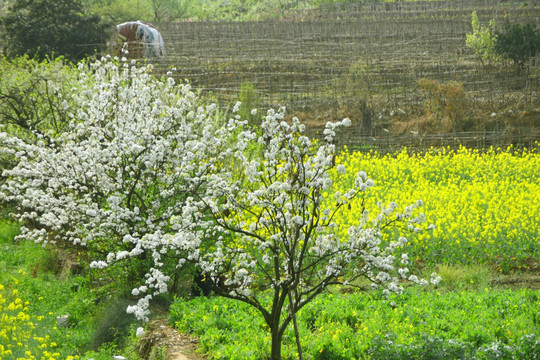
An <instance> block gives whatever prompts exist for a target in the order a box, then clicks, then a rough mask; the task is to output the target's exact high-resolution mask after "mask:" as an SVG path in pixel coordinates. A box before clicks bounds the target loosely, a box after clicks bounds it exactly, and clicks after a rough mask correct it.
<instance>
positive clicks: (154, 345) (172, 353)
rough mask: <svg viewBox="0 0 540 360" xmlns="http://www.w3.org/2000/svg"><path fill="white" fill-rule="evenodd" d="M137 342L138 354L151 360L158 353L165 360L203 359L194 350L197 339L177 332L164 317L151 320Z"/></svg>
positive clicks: (156, 356)
mask: <svg viewBox="0 0 540 360" xmlns="http://www.w3.org/2000/svg"><path fill="white" fill-rule="evenodd" d="M139 344H140V345H139V354H140V356H141V358H143V359H148V360H153V359H155V358H158V354H160V355H164V358H165V360H204V357H203V356H202V355H200V354H197V353H196V352H195V350H196V349H197V345H198V344H199V341H198V340H197V339H195V338H193V337H191V336H189V335H185V334H181V333H179V332H178V331H176V330H175V329H173V328H172V327H170V326H169V325H168V324H167V321H166V320H164V319H155V320H151V321H150V322H149V323H148V330H147V332H146V334H145V335H144V336H143V337H142V339H141V340H140V343H139Z"/></svg>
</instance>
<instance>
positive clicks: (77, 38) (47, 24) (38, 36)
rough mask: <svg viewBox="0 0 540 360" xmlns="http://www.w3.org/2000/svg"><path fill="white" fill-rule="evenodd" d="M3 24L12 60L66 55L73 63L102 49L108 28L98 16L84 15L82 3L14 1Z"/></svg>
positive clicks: (6, 46)
mask: <svg viewBox="0 0 540 360" xmlns="http://www.w3.org/2000/svg"><path fill="white" fill-rule="evenodd" d="M0 23H1V24H2V25H3V26H4V33H3V34H2V37H3V39H4V44H5V46H4V54H6V55H7V56H8V57H9V58H14V57H17V56H21V55H29V56H32V57H33V56H35V57H36V58H38V59H45V58H47V57H57V56H60V55H63V56H65V57H66V58H67V59H69V60H71V61H74V62H77V61H79V60H81V59H83V58H85V57H87V56H89V55H92V54H94V53H95V51H96V50H98V49H100V48H101V47H102V46H103V45H104V44H105V43H106V40H107V38H108V35H107V34H106V29H107V28H108V27H109V25H107V24H105V23H103V22H101V20H100V18H99V17H98V16H96V15H85V10H84V8H83V6H82V4H81V3H80V1H79V0H55V1H50V0H14V1H13V2H11V3H10V4H9V5H8V7H7V11H6V13H5V14H4V15H3V16H2V17H1V21H0Z"/></svg>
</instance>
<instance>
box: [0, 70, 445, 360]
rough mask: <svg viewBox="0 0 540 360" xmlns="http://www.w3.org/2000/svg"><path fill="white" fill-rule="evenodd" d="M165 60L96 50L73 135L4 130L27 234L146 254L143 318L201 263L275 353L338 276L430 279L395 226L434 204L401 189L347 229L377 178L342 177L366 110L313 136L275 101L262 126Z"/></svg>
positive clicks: (107, 251)
mask: <svg viewBox="0 0 540 360" xmlns="http://www.w3.org/2000/svg"><path fill="white" fill-rule="evenodd" d="M87 67H88V68H87ZM149 70H151V68H150V67H148V66H147V67H136V66H133V65H131V64H128V63H126V62H120V63H118V62H115V61H110V60H107V59H104V60H102V61H97V62H95V63H92V64H88V65H85V64H82V65H81V69H80V74H79V83H78V84H77V86H75V87H74V89H73V94H72V99H71V101H70V103H67V102H66V103H65V104H64V107H65V109H64V110H65V111H66V113H67V115H68V116H69V117H70V118H71V121H70V122H69V125H68V126H67V128H65V129H64V130H63V132H62V133H60V134H54V136H48V135H47V134H42V133H36V134H35V137H36V138H37V139H38V140H37V141H36V140H33V141H31V142H28V141H25V140H24V138H19V137H17V136H15V135H13V134H9V133H7V132H2V129H1V128H0V145H1V146H0V152H2V154H0V155H5V156H11V157H15V159H16V161H17V165H16V166H14V167H13V168H10V169H5V170H4V171H3V176H5V177H6V178H7V180H6V182H5V183H4V184H2V186H1V188H0V200H2V201H7V202H11V203H13V204H16V213H15V214H14V216H15V217H16V218H17V219H18V220H20V221H22V222H23V223H24V224H25V226H22V228H21V234H20V235H19V238H24V239H30V240H34V241H36V242H39V243H42V244H48V243H57V244H65V245H69V246H80V247H85V248H86V249H88V250H89V253H91V254H92V255H93V256H95V259H94V261H92V263H91V264H90V265H91V266H92V267H94V268H107V267H111V266H116V265H118V264H126V266H128V267H129V266H130V265H129V264H131V263H136V262H137V261H135V260H142V262H143V263H144V265H143V266H142V267H141V268H140V269H137V270H138V272H137V275H138V277H135V285H133V288H132V294H133V296H136V297H137V298H138V299H139V300H138V303H137V304H136V305H133V306H130V307H128V309H127V311H128V312H129V313H134V314H135V315H136V316H137V318H138V319H140V320H148V315H149V308H148V307H149V302H150V301H151V299H152V297H153V296H155V295H156V294H159V293H163V292H166V291H168V289H169V285H170V280H171V276H172V275H173V273H174V272H175V271H177V270H178V269H179V268H182V267H183V266H184V265H185V264H187V263H193V264H196V266H198V267H199V269H200V271H201V272H202V274H203V275H205V277H206V281H208V284H209V285H210V286H211V287H212V288H213V289H214V291H215V292H216V293H217V294H218V295H221V296H225V297H228V298H231V299H235V300H238V301H243V302H245V303H248V304H250V305H252V306H253V307H255V308H256V309H257V310H258V311H259V312H260V313H261V315H262V316H263V318H264V320H265V322H266V324H267V325H268V327H269V329H270V332H271V359H273V360H277V359H280V358H281V341H282V338H283V334H284V332H285V330H286V329H287V328H288V326H289V325H290V324H291V322H292V324H293V326H294V328H295V331H296V333H297V327H296V313H297V312H298V311H300V310H301V309H302V308H303V307H304V306H305V305H306V304H308V303H309V302H310V301H311V300H313V299H314V298H315V297H316V296H317V295H319V294H320V293H322V292H323V291H325V290H327V289H328V287H329V286H332V285H338V284H343V285H346V284H354V282H355V281H356V280H358V279H360V278H365V279H368V280H369V281H370V282H371V283H372V284H373V286H374V287H382V288H383V292H384V293H386V294H388V293H390V292H395V293H400V292H401V291H402V287H401V285H400V281H402V280H408V281H412V282H417V283H421V284H425V283H427V281H425V280H419V279H418V278H417V277H416V276H415V275H411V274H410V273H409V271H408V269H407V263H408V260H407V257H406V255H403V256H402V257H400V258H396V256H395V255H394V252H395V251H396V250H397V249H398V248H401V247H405V246H406V244H407V240H406V239H405V238H404V237H399V238H398V239H396V240H395V241H389V242H387V241H385V240H383V238H382V234H383V231H384V229H385V228H386V227H389V226H393V225H395V224H398V223H402V224H405V225H406V226H408V227H410V229H411V230H416V229H418V228H419V226H420V223H422V222H423V221H424V217H423V215H422V214H417V211H416V208H417V207H419V206H421V203H420V202H418V203H417V204H413V205H411V206H409V207H407V208H405V210H404V211H403V212H398V211H397V206H396V205H395V204H394V203H391V204H389V205H388V206H381V209H380V212H379V213H376V214H371V213H370V212H369V211H368V210H366V209H363V210H362V211H361V216H360V218H359V219H358V223H357V225H355V226H352V227H351V228H349V229H348V233H347V235H346V236H340V235H338V234H340V232H339V231H337V230H338V226H339V225H340V224H336V222H335V221H334V217H335V214H336V213H337V212H339V211H347V209H348V207H349V206H350V205H351V204H353V203H354V204H363V202H362V201H361V199H362V198H363V197H364V196H368V195H367V194H368V190H369V188H371V187H372V186H374V183H373V181H372V180H370V179H369V178H368V177H367V175H366V174H365V173H364V172H362V171H360V172H358V173H357V174H356V176H355V180H354V183H353V184H352V186H351V188H350V189H349V190H348V191H346V192H344V193H343V192H339V191H334V190H333V181H334V179H333V178H332V176H331V173H332V171H333V170H332V169H333V168H336V170H337V173H338V174H344V173H346V172H347V169H346V168H345V167H344V166H342V165H338V166H337V167H336V166H335V164H334V162H335V156H336V148H335V145H334V144H333V141H334V137H335V135H336V131H337V130H338V129H339V128H341V127H344V126H349V125H350V120H348V119H345V120H343V121H342V122H339V123H329V124H327V126H326V128H325V130H324V135H325V138H324V139H323V140H322V141H321V142H320V143H312V141H311V140H310V139H309V138H308V137H307V136H306V135H305V127H304V125H302V124H300V123H299V121H298V120H297V119H293V120H292V122H289V123H288V122H286V121H284V111H277V112H276V111H273V110H270V111H269V112H268V114H267V115H266V117H265V118H264V120H263V121H262V124H261V127H260V129H258V131H257V132H255V131H253V130H250V129H249V128H246V127H245V126H246V122H245V121H242V120H241V119H240V117H239V116H238V115H236V116H234V117H233V118H232V119H230V120H228V121H223V120H220V118H221V116H220V114H219V113H218V112H217V109H216V107H215V106H214V105H210V106H204V105H203V104H202V103H201V101H200V100H199V99H198V97H197V96H196V94H195V93H193V92H192V91H191V89H190V87H189V86H188V85H185V84H176V83H175V81H174V80H173V79H172V78H165V79H163V80H158V79H156V78H155V77H153V76H151V74H150V71H149ZM239 107H240V104H237V105H236V106H235V108H234V111H236V112H237V111H238V109H239ZM50 135H53V134H50ZM40 137H42V138H43V139H42V140H40ZM357 200H358V201H357ZM360 206H361V205H360ZM439 279H440V278H438V277H437V276H435V275H434V276H433V279H432V281H434V282H437V281H438V280H439ZM267 294H270V296H268V295H267ZM137 333H138V334H141V333H142V329H138V331H137ZM297 341H298V336H297ZM297 345H298V351H299V354H300V355H301V346H300V343H299V342H298V343H297Z"/></svg>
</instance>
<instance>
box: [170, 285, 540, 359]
mask: <svg viewBox="0 0 540 360" xmlns="http://www.w3.org/2000/svg"><path fill="white" fill-rule="evenodd" d="M539 295H540V292H539V291H532V290H526V289H522V290H520V291H515V292H512V291H501V290H492V289H487V288H486V289H483V290H480V291H460V292H439V291H431V292H422V291H420V290H415V289H410V290H407V291H406V292H405V294H404V295H402V297H400V298H398V299H395V301H396V304H395V305H394V306H390V305H389V303H388V302H384V301H382V299H381V298H380V297H379V296H378V295H375V296H373V295H367V294H362V293H356V294H350V295H343V294H339V293H336V294H326V295H324V296H321V297H319V298H318V299H316V300H315V301H314V302H313V303H311V304H309V305H308V306H307V307H306V308H305V309H303V310H302V311H301V312H300V313H299V324H300V337H301V342H302V345H303V348H304V349H305V353H304V356H305V357H304V358H305V359H317V360H324V359H340V360H341V359H343V360H345V359H347V360H349V359H350V360H353V359H374V360H380V359H395V360H400V359H441V360H442V359H468V360H479V359H485V360H487V359H520V360H526V359H531V360H532V359H535V356H538V355H539V354H540V346H539V338H540V327H539V322H538V316H539V313H538V307H539V306H540V298H539ZM171 320H172V321H173V322H174V323H176V325H177V327H178V328H179V329H180V330H181V331H183V332H191V333H195V334H196V335H197V336H199V337H200V340H201V350H203V351H208V352H209V358H210V359H231V360H232V359H234V360H248V359H249V360H258V359H264V358H265V351H266V349H268V347H269V342H270V339H269V336H267V329H266V326H265V324H264V323H263V321H262V319H260V317H259V316H258V314H257V312H256V310H253V308H250V307H249V306H246V305H245V304H240V303H235V302H233V301H230V300H228V299H223V298H211V299H205V298H202V299H201V298H199V299H196V300H192V301H189V302H186V301H180V300H179V301H177V302H176V303H175V304H173V306H172V308H171ZM294 338H295V336H294V333H293V331H292V329H291V330H290V331H288V332H286V333H285V336H284V344H283V348H284V350H283V351H284V354H283V355H284V358H285V359H297V358H298V357H297V356H298V355H297V352H296V345H295V343H294Z"/></svg>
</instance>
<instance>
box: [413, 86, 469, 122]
mask: <svg viewBox="0 0 540 360" xmlns="http://www.w3.org/2000/svg"><path fill="white" fill-rule="evenodd" d="M418 86H419V88H420V89H421V90H422V91H423V92H424V93H425V94H426V96H427V100H426V102H425V105H424V106H425V110H426V113H427V115H428V116H429V117H431V118H434V119H435V120H437V121H439V130H442V131H457V130H459V129H460V126H461V124H462V121H463V117H464V115H465V106H464V105H465V90H463V83H462V82H458V81H449V82H446V83H439V82H438V81H436V80H433V79H428V78H422V79H420V80H418Z"/></svg>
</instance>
